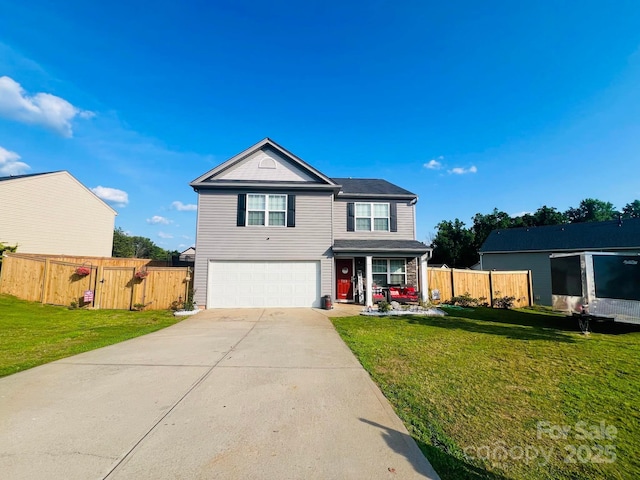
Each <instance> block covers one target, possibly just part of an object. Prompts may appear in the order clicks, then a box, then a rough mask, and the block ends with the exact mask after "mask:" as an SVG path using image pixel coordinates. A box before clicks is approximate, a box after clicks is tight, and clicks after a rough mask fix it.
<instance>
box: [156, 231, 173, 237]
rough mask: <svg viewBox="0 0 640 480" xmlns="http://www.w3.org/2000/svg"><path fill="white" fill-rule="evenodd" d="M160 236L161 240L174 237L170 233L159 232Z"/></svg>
mask: <svg viewBox="0 0 640 480" xmlns="http://www.w3.org/2000/svg"><path fill="white" fill-rule="evenodd" d="M158 236H159V237H160V238H173V235H171V234H170V233H164V232H158Z"/></svg>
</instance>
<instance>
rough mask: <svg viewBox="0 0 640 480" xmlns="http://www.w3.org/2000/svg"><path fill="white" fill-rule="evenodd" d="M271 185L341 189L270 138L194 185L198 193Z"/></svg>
mask: <svg viewBox="0 0 640 480" xmlns="http://www.w3.org/2000/svg"><path fill="white" fill-rule="evenodd" d="M270 184H272V185H280V186H283V185H286V186H292V187H299V188H305V187H308V188H323V189H324V188H326V189H333V190H337V189H338V188H339V185H338V184H336V183H335V182H334V181H333V180H332V179H331V178H329V177H327V176H326V175H324V174H323V173H322V172H320V171H319V170H316V169H315V168H313V167H312V166H311V165H309V164H308V163H306V162H304V161H303V160H301V159H300V158H298V157H297V156H295V155H294V154H292V153H291V152H289V151H287V150H285V149H284V148H282V147H281V146H280V145H278V144H277V143H276V142H274V141H273V140H271V139H269V138H265V139H264V140H262V141H260V142H258V143H257V144H255V145H253V146H252V147H249V148H248V149H247V150H245V151H243V152H241V153H239V154H238V155H236V156H234V157H232V158H230V159H229V160H227V161H226V162H224V163H222V164H220V165H218V166H217V167H215V168H214V169H212V170H210V171H208V172H207V173H205V174H204V175H202V176H200V177H198V178H197V179H195V180H194V181H193V182H191V186H192V187H193V188H194V189H195V190H198V189H200V188H219V187H238V186H251V185H270Z"/></svg>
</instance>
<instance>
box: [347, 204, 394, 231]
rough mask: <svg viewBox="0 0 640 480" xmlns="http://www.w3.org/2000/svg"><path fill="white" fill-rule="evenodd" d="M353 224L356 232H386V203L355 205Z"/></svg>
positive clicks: (387, 217)
mask: <svg viewBox="0 0 640 480" xmlns="http://www.w3.org/2000/svg"><path fill="white" fill-rule="evenodd" d="M355 220H356V221H355V223H356V225H355V226H356V231H358V232H371V231H374V232H388V231H389V204H388V203H356V204H355Z"/></svg>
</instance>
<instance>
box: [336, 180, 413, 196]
mask: <svg viewBox="0 0 640 480" xmlns="http://www.w3.org/2000/svg"><path fill="white" fill-rule="evenodd" d="M331 180H333V181H334V182H336V183H338V184H340V185H342V190H341V192H342V193H344V194H346V195H348V194H353V195H402V196H413V197H415V196H416V194H415V193H411V192H410V191H409V190H405V189H404V188H401V187H399V186H397V185H394V184H393V183H390V182H387V181H386V180H382V179H379V178H332V179H331Z"/></svg>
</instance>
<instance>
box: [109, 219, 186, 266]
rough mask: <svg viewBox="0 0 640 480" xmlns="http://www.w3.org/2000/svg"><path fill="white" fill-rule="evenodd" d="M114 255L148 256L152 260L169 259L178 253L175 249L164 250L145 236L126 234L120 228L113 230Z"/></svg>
mask: <svg viewBox="0 0 640 480" xmlns="http://www.w3.org/2000/svg"><path fill="white" fill-rule="evenodd" d="M111 255H112V256H114V257H121V258H150V259H152V260H171V256H172V255H180V252H178V251H177V250H173V251H171V250H165V249H164V248H162V247H159V246H158V245H156V244H155V243H153V241H152V240H150V239H149V238H147V237H140V236H134V235H127V234H126V233H125V231H124V230H122V228H120V227H118V228H116V229H115V230H114V231H113V251H112V253H111Z"/></svg>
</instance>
